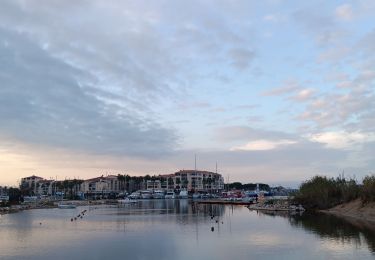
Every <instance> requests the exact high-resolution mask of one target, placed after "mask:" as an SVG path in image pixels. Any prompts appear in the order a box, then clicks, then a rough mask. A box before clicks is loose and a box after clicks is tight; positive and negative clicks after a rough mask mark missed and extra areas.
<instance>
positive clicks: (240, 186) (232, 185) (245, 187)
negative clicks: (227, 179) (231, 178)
mask: <svg viewBox="0 0 375 260" xmlns="http://www.w3.org/2000/svg"><path fill="white" fill-rule="evenodd" d="M225 186H226V187H225V188H228V189H230V190H232V189H235V190H255V189H256V188H257V184H256V183H246V184H242V183H241V182H232V183H229V184H226V185H225ZM259 189H260V190H264V191H270V186H269V185H268V184H264V183H260V184H259Z"/></svg>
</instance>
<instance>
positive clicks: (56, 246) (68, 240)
mask: <svg viewBox="0 0 375 260" xmlns="http://www.w3.org/2000/svg"><path fill="white" fill-rule="evenodd" d="M84 209H87V214H85V216H84V218H83V219H78V220H77V221H73V222H71V221H70V219H71V217H74V216H77V215H78V214H79V213H80V212H81V211H82V210H84ZM40 222H41V223H42V225H39V223H40ZM369 232H370V231H367V230H364V229H360V228H358V227H356V226H353V225H352V226H350V223H344V222H342V220H339V219H334V218H331V217H330V216H320V215H319V216H310V215H302V216H289V215H284V216H282V217H280V216H279V215H275V214H264V213H261V212H255V211H249V210H248V209H247V208H245V207H242V206H224V205H203V204H196V203H192V202H191V201H188V200H154V201H140V202H139V203H138V204H127V205H123V206H121V207H118V206H114V205H113V206H109V205H108V206H91V207H80V208H77V209H72V210H60V209H46V210H31V211H25V212H21V213H19V214H13V215H6V216H2V217H1V218H0V259H12V260H13V259H17V260H18V259H42V260H43V259H54V260H55V259H123V258H127V259H215V260H217V259H231V258H235V259H255V258H262V259H266V260H267V259H301V258H303V259H304V260H307V259H373V258H374V254H372V253H371V251H374V241H375V238H374V236H373V233H369ZM369 248H370V250H369Z"/></svg>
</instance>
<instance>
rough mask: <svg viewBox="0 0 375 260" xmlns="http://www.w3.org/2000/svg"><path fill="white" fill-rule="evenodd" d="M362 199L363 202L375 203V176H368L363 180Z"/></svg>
mask: <svg viewBox="0 0 375 260" xmlns="http://www.w3.org/2000/svg"><path fill="white" fill-rule="evenodd" d="M361 198H362V201H363V202H370V201H375V176H374V175H372V176H366V177H365V178H364V179H363V185H362V189H361Z"/></svg>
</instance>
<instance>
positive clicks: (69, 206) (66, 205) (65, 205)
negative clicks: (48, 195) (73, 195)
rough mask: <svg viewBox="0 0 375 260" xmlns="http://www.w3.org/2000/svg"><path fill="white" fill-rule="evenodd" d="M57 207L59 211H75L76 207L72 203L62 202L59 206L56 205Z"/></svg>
mask: <svg viewBox="0 0 375 260" xmlns="http://www.w3.org/2000/svg"><path fill="white" fill-rule="evenodd" d="M57 206H58V207H59V209H75V208H76V207H77V205H75V204H73V203H63V202H60V203H59V204H57Z"/></svg>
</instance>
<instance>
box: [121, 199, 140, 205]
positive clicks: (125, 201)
mask: <svg viewBox="0 0 375 260" xmlns="http://www.w3.org/2000/svg"><path fill="white" fill-rule="evenodd" d="M117 202H118V203H119V204H130V203H137V202H138V201H137V200H130V199H123V200H117Z"/></svg>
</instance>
